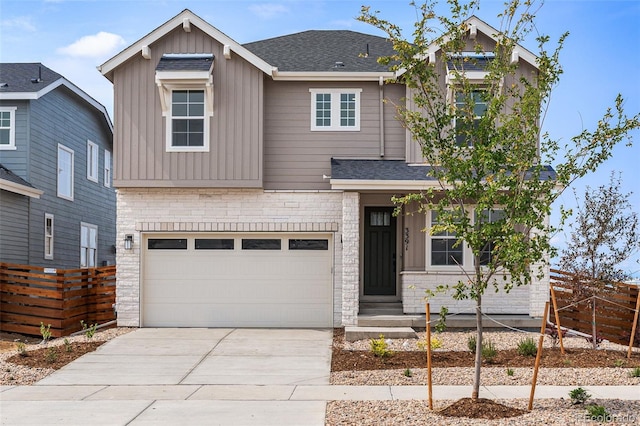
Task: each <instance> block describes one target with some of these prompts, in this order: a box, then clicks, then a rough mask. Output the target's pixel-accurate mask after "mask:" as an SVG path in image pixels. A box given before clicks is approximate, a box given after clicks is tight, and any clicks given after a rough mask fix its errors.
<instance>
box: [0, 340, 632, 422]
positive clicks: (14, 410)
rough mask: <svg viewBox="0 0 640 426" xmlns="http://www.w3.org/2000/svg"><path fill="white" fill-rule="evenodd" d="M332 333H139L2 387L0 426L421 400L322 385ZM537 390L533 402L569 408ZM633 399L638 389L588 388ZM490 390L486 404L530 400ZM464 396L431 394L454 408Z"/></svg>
mask: <svg viewBox="0 0 640 426" xmlns="http://www.w3.org/2000/svg"><path fill="white" fill-rule="evenodd" d="M330 356H331V330H246V329H224V330H223V329H139V330H135V331H134V332H131V333H129V334H126V335H123V336H121V337H118V338H116V339H113V340H111V341H110V342H108V343H106V344H105V345H103V346H101V347H100V348H99V349H98V350H97V351H96V352H93V353H91V354H87V355H85V356H83V357H82V358H80V359H78V360H76V361H74V362H72V363H71V364H69V365H67V366H66V367H64V368H62V369H61V370H59V371H57V372H55V373H54V374H52V375H50V376H48V377H47V378H45V379H43V380H41V381H40V382H38V384H36V385H34V386H15V387H10V386H3V387H0V423H1V424H2V425H45V424H46V425H87V424H91V425H103V424H104V425H146V424H149V425H152V424H153V425H175V424H180V425H203V424H215V425H310V426H313V425H318V426H320V425H324V417H325V407H326V401H332V400H410V399H426V398H427V388H426V386H331V385H329V371H330ZM573 388H575V386H573V387H569V386H565V387H561V386H558V387H556V386H539V387H538V388H537V389H536V398H567V396H568V393H569V391H570V390H571V389H573ZM585 388H587V389H588V391H589V392H590V393H591V394H592V395H593V397H594V398H616V399H631V400H638V399H640V388H639V387H637V386H585ZM529 392H530V387H528V386H488V387H484V388H483V389H482V390H481V396H482V397H486V398H528V397H529ZM470 394H471V388H470V387H469V386H434V388H433V397H434V399H458V398H461V397H467V396H469V395H470Z"/></svg>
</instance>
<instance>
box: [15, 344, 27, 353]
mask: <svg viewBox="0 0 640 426" xmlns="http://www.w3.org/2000/svg"><path fill="white" fill-rule="evenodd" d="M16 349H17V350H18V354H19V355H20V356H29V352H27V345H25V344H24V343H22V342H17V343H16Z"/></svg>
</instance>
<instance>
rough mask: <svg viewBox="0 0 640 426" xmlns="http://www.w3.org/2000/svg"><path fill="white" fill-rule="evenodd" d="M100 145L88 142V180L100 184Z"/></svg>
mask: <svg viewBox="0 0 640 426" xmlns="http://www.w3.org/2000/svg"><path fill="white" fill-rule="evenodd" d="M99 152H100V151H99V150H98V145H97V144H95V143H93V142H91V141H87V179H89V180H90V181H93V182H98V153H99Z"/></svg>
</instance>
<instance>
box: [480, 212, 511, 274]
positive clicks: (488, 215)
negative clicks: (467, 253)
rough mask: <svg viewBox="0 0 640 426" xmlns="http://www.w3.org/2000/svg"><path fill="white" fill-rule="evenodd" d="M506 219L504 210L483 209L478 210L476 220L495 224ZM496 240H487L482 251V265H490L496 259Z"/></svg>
mask: <svg viewBox="0 0 640 426" xmlns="http://www.w3.org/2000/svg"><path fill="white" fill-rule="evenodd" d="M502 219H504V210H482V211H476V212H475V217H474V220H475V221H476V223H477V222H478V221H480V222H481V223H482V224H484V225H486V224H495V223H496V222H499V221H501V220H502ZM495 246H496V242H495V241H486V242H485V245H484V247H483V248H482V250H481V251H480V265H484V266H486V265H488V264H489V263H490V262H491V261H493V260H494V249H495Z"/></svg>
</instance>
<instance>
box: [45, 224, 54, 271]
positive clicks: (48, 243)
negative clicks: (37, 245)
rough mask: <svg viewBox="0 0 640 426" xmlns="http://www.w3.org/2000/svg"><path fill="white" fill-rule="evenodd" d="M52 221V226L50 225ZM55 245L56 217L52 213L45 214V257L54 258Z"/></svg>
mask: <svg viewBox="0 0 640 426" xmlns="http://www.w3.org/2000/svg"><path fill="white" fill-rule="evenodd" d="M49 221H51V226H49ZM53 247H54V217H53V215H52V214H51V213H45V214H44V258H45V259H47V260H53Z"/></svg>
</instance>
